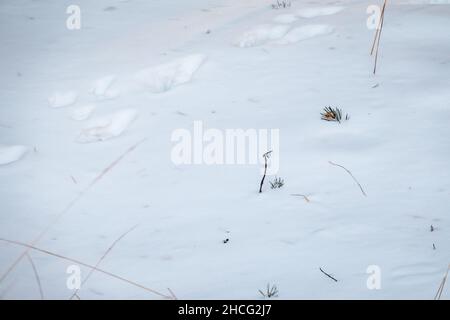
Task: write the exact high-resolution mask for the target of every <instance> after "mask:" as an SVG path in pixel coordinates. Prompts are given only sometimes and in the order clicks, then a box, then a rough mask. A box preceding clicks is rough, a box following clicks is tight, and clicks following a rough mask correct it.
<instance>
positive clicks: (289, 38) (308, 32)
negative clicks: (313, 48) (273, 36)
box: [277, 24, 334, 44]
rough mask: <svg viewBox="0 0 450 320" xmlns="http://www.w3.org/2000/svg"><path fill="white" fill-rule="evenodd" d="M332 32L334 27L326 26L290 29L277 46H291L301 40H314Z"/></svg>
mask: <svg viewBox="0 0 450 320" xmlns="http://www.w3.org/2000/svg"><path fill="white" fill-rule="evenodd" d="M333 31H334V27H332V26H329V25H326V24H311V25H306V26H302V27H297V28H294V29H292V30H291V31H290V32H289V33H287V34H286V35H285V36H284V37H283V38H282V39H281V40H280V41H278V42H277V43H278V44H291V43H296V42H299V41H302V40H307V39H311V38H315V37H318V36H322V35H327V34H330V33H332V32H333Z"/></svg>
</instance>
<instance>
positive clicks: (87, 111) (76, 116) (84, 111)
mask: <svg viewBox="0 0 450 320" xmlns="http://www.w3.org/2000/svg"><path fill="white" fill-rule="evenodd" d="M94 109H95V105H94V104H87V105H84V106H81V107H77V108H76V109H74V110H72V112H71V113H70V118H71V119H73V120H76V121H82V120H86V119H87V118H89V117H90V116H91V114H92V112H93V111H94Z"/></svg>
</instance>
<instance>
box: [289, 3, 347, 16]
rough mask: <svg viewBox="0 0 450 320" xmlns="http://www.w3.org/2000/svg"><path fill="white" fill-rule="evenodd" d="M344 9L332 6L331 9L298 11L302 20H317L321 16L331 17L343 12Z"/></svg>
mask: <svg viewBox="0 0 450 320" xmlns="http://www.w3.org/2000/svg"><path fill="white" fill-rule="evenodd" d="M342 10H344V7H339V6H330V7H314V8H306V9H301V10H298V11H297V16H298V17H300V18H315V17H320V16H330V15H333V14H336V13H338V12H341V11H342Z"/></svg>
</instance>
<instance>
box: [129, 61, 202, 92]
mask: <svg viewBox="0 0 450 320" xmlns="http://www.w3.org/2000/svg"><path fill="white" fill-rule="evenodd" d="M205 60H206V56H205V55H202V54H194V55H190V56H186V57H184V58H181V59H178V60H175V61H172V62H170V63H166V64H161V65H158V66H155V67H152V68H148V69H144V70H141V71H139V72H138V73H137V74H136V79H137V81H138V82H140V83H142V84H144V85H145V87H146V88H148V89H149V90H150V91H151V92H154V93H160V92H165V91H168V90H170V89H172V88H173V87H176V86H179V85H181V84H184V83H187V82H189V81H191V79H192V77H193V75H194V73H195V72H196V71H197V70H198V69H199V68H200V66H201V65H202V63H203V62H204V61H205Z"/></svg>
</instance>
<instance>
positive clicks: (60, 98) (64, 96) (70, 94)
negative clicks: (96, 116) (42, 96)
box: [48, 91, 78, 108]
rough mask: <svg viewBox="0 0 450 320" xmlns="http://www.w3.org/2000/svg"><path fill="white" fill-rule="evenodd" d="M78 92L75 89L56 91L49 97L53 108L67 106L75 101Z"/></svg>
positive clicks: (49, 102)
mask: <svg viewBox="0 0 450 320" xmlns="http://www.w3.org/2000/svg"><path fill="white" fill-rule="evenodd" d="M77 97H78V94H77V93H76V92H75V91H65V92H55V93H53V94H52V95H51V96H50V97H49V98H48V104H49V105H50V107H52V108H61V107H67V106H70V105H72V104H74V103H75V101H76V100H77Z"/></svg>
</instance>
